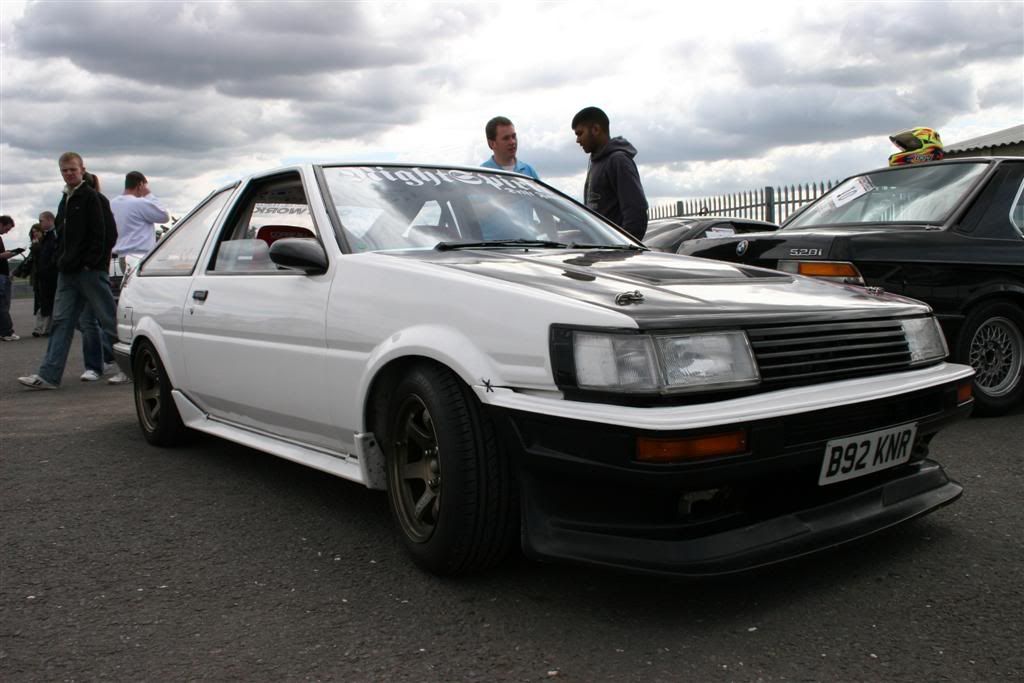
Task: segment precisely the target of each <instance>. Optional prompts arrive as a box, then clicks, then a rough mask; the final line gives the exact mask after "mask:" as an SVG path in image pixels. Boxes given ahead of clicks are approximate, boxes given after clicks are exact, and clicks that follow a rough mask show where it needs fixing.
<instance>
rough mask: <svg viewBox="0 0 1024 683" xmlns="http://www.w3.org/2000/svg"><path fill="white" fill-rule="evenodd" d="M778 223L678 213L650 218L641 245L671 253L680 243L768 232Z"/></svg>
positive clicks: (674, 251)
mask: <svg viewBox="0 0 1024 683" xmlns="http://www.w3.org/2000/svg"><path fill="white" fill-rule="evenodd" d="M778 229H779V226H778V225H776V224H775V223H769V222H768V221H759V220H756V219H754V218H734V217H732V216H678V217H676V218H659V219H658V220H653V221H651V222H650V223H649V224H648V226H647V233H646V234H645V235H644V244H645V245H646V246H648V247H650V248H651V249H654V250H656V251H664V252H668V253H670V254H674V253H676V252H677V251H678V250H679V247H680V245H681V244H683V242H686V241H687V240H695V239H701V238H707V239H716V238H719V237H732V236H734V235H745V234H747V233H748V232H768V231H771V230H778Z"/></svg>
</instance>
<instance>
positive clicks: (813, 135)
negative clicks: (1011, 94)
mask: <svg viewBox="0 0 1024 683" xmlns="http://www.w3.org/2000/svg"><path fill="white" fill-rule="evenodd" d="M975 108H976V102H975V100H974V89H973V86H972V85H971V83H970V81H969V80H967V79H965V78H940V77H938V76H935V77H932V78H931V79H925V80H922V81H919V82H918V83H917V84H915V85H914V86H913V87H910V88H907V89H905V90H902V91H901V90H897V89H896V88H895V87H886V88H873V89H870V90H855V91H849V90H842V89H839V88H835V87H831V86H802V87H801V86H773V87H766V88H760V89H756V90H750V91H748V92H746V93H744V94H743V96H742V97H737V96H736V95H735V94H731V93H719V94H712V95H708V96H706V97H704V98H702V99H701V100H700V102H699V103H698V104H697V106H696V107H695V108H694V110H693V112H692V113H691V114H690V115H689V116H688V117H686V118H682V119H679V120H675V121H670V122H667V123H664V124H662V125H658V126H653V125H651V124H650V123H648V125H647V126H642V125H636V126H634V127H632V128H631V130H632V131H633V132H632V133H631V134H630V135H629V136H628V137H629V139H630V141H631V142H633V144H634V145H635V146H636V147H637V149H638V150H640V154H641V156H642V157H643V159H644V160H645V161H646V162H648V163H656V164H668V163H673V162H678V161H714V160H721V159H750V158H755V157H760V156H763V155H764V154H765V153H766V152H767V151H770V150H771V149H774V148H777V147H784V146H790V145H806V144H835V143H840V142H842V141H843V140H850V139H855V138H860V137H866V136H882V137H884V136H887V135H889V134H890V133H892V132H895V131H897V130H901V129H904V128H909V127H910V126H913V125H931V126H935V127H940V126H942V125H943V124H944V123H946V122H947V121H949V120H950V119H951V118H952V117H953V116H955V115H958V114H961V113H963V112H965V111H971V110H973V109H975ZM625 130H630V129H629V128H627V129H625Z"/></svg>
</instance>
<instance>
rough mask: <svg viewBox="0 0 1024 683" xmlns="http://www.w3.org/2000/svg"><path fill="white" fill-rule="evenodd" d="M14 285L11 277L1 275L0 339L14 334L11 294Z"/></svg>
mask: <svg viewBox="0 0 1024 683" xmlns="http://www.w3.org/2000/svg"><path fill="white" fill-rule="evenodd" d="M13 289H14V283H13V282H12V281H11V277H10V276H9V275H0V337H10V336H11V335H12V334H14V321H13V320H11V292H12V290H13Z"/></svg>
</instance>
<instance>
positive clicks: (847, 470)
mask: <svg viewBox="0 0 1024 683" xmlns="http://www.w3.org/2000/svg"><path fill="white" fill-rule="evenodd" d="M916 434H917V423H916V422H914V423H911V424H906V425H900V426H899V427H890V428H888V429H879V430H878V431H877V432H867V433H865V434H858V435H856V436H848V437H845V438H843V439H833V440H832V441H829V442H828V443H827V444H826V445H825V459H824V460H823V461H822V463H821V474H820V475H819V476H818V485H819V486H825V485H826V484H834V483H836V482H837V481H846V480H847V479H853V478H854V477H861V476H864V475H865V474H871V473H872V472H878V471H879V470H884V469H887V468H889V467H895V466H896V465H899V464H902V463H905V462H907V461H908V460H910V452H911V451H912V450H913V448H914V435H916Z"/></svg>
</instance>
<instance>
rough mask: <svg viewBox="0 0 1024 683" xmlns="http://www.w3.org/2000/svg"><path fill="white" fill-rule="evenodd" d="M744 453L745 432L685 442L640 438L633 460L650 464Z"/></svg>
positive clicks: (703, 437) (710, 435)
mask: <svg viewBox="0 0 1024 683" xmlns="http://www.w3.org/2000/svg"><path fill="white" fill-rule="evenodd" d="M746 450H747V432H746V430H745V429H741V430H739V431H735V432H728V433H725V434H708V435H707V436H696V437H692V438H689V439H654V438H649V437H645V436H642V437H640V438H639V439H637V441H636V459H637V460H638V461H640V462H652V463H665V462H680V461H684V460H699V459H701V458H714V457H717V456H721V455H736V454H738V453H743V452H745V451H746Z"/></svg>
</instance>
